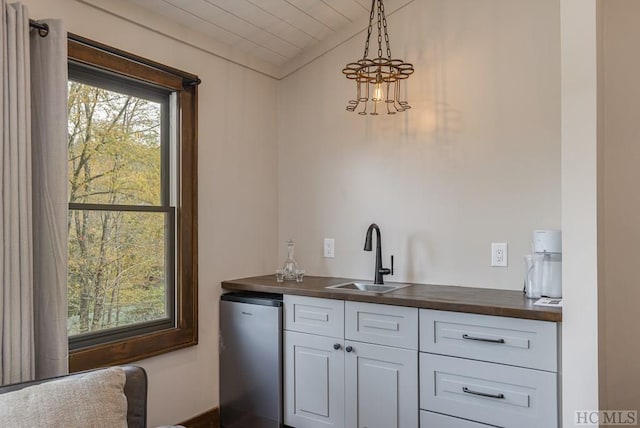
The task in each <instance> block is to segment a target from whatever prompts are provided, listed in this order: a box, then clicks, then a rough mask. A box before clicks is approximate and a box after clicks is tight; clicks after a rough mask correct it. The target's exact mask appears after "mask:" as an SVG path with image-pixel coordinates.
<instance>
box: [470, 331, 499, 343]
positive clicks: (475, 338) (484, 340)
mask: <svg viewBox="0 0 640 428" xmlns="http://www.w3.org/2000/svg"><path fill="white" fill-rule="evenodd" d="M462 338H463V339H467V340H477V341H478V342H489V343H504V339H487V338H486V337H473V336H469V335H468V334H466V333H465V334H463V335H462Z"/></svg>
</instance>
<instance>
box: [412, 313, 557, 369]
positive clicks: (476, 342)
mask: <svg viewBox="0 0 640 428" xmlns="http://www.w3.org/2000/svg"><path fill="white" fill-rule="evenodd" d="M557 334H558V327H557V324H556V323H553V322H548V321H535V320H525V319H519V318H506V317H496V316H490V315H477V314H465V313H458V312H446V311H435V310H430V309H421V310H420V350H421V351H423V352H431V353H434V354H442V355H452V356H456V357H464V358H471V359H474V360H482V361H490V362H495V363H501V364H509V365H513V366H519V367H528V368H535V369H540V370H547V371H552V372H556V371H558V359H557V346H558V345H557Z"/></svg>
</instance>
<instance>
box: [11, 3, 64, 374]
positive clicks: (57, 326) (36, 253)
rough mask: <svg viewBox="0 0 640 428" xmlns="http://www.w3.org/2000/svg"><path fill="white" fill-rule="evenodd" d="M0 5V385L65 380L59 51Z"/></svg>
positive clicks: (21, 14)
mask: <svg viewBox="0 0 640 428" xmlns="http://www.w3.org/2000/svg"><path fill="white" fill-rule="evenodd" d="M0 1H2V16H1V19H0V29H1V31H0V51H1V60H2V67H1V69H0V74H1V75H2V88H1V89H0V99H1V100H2V107H1V114H0V128H1V129H2V149H1V150H0V168H1V177H2V183H1V187H2V189H1V190H2V194H1V195H0V197H1V198H2V209H1V210H0V235H1V236H2V246H0V275H2V283H0V310H1V313H0V339H1V340H0V357H1V360H0V365H1V366H0V384H7V383H13V382H18V381H24V380H31V379H35V378H42V377H48V376H54V375H59V374H64V373H67V358H68V346H67V328H66V318H67V288H66V287H67V286H66V276H67V239H66V221H67V204H66V201H67V189H66V180H67V170H66V168H67V154H66V150H67V135H66V133H67V131H66V129H67V117H66V114H67V52H66V33H65V32H64V30H63V28H62V25H61V23H60V22H59V21H46V22H47V23H48V24H49V26H50V31H49V35H48V36H46V37H44V38H43V37H40V35H39V34H38V32H37V31H31V32H30V31H29V17H28V13H27V10H26V7H25V6H23V5H21V4H19V3H13V4H8V3H7V2H6V0H0Z"/></svg>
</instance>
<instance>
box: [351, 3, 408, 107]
mask: <svg viewBox="0 0 640 428" xmlns="http://www.w3.org/2000/svg"><path fill="white" fill-rule="evenodd" d="M376 16H377V24H378V25H377V27H378V57H377V58H374V59H370V58H369V40H370V39H371V33H372V32H373V21H374V18H376ZM383 39H384V44H385V47H386V55H387V56H386V57H383V56H382V55H383V53H382V41H383ZM413 71H414V70H413V64H410V63H408V62H404V61H403V60H401V59H392V57H391V47H390V46H389V34H388V33H387V18H386V16H385V13H384V4H383V3H382V0H372V1H371V13H370V15H369V28H368V31H367V41H366V43H365V45H364V55H363V57H362V59H359V60H357V61H356V62H350V63H349V64H347V65H346V66H345V67H344V68H343V69H342V72H343V73H344V75H345V76H346V78H347V79H351V80H355V81H356V98H355V99H353V100H349V102H348V104H347V111H356V109H357V108H358V107H359V106H360V105H361V104H362V109H361V110H359V111H358V114H361V115H366V114H371V115H374V116H377V115H378V114H379V112H378V104H380V103H384V105H385V106H386V110H387V114H396V113H397V112H403V111H405V110H408V109H410V108H411V106H410V105H409V103H408V102H407V101H406V100H401V90H400V89H401V88H400V87H401V82H402V81H403V80H405V79H408V78H409V76H411V75H412V74H413ZM369 104H372V106H371V107H369ZM368 107H369V109H367V108H368ZM367 110H368V111H367Z"/></svg>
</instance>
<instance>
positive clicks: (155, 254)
mask: <svg viewBox="0 0 640 428" xmlns="http://www.w3.org/2000/svg"><path fill="white" fill-rule="evenodd" d="M195 82H199V80H198V79H197V77H196V76H192V75H188V74H186V73H183V72H180V71H178V70H173V69H170V68H168V67H165V66H162V65H159V64H156V63H152V62H150V61H148V60H144V59H142V58H139V57H135V56H133V55H131V54H127V53H125V52H121V51H118V50H115V49H112V48H108V47H106V46H104V45H100V44H98V43H95V42H91V41H88V40H86V39H83V38H80V37H78V36H73V35H70V40H69V85H68V89H69V98H68V114H69V126H68V135H69V146H68V147H69V157H68V159H69V164H68V167H69V171H68V175H69V218H68V232H69V270H68V295H69V308H68V334H69V347H70V358H69V361H70V368H71V370H73V371H77V370H84V369H88V368H93V367H98V366H103V365H109V364H121V363H124V362H129V361H135V360H139V359H142V358H146V357H149V356H153V355H157V354H160V353H164V352H168V351H172V350H175V349H179V348H182V347H186V346H190V345H194V344H196V343H197V236H196V230H197V228H196V194H197V193H196V157H195V156H196V132H195V127H196V111H197V109H196V100H197V86H196V84H195Z"/></svg>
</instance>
